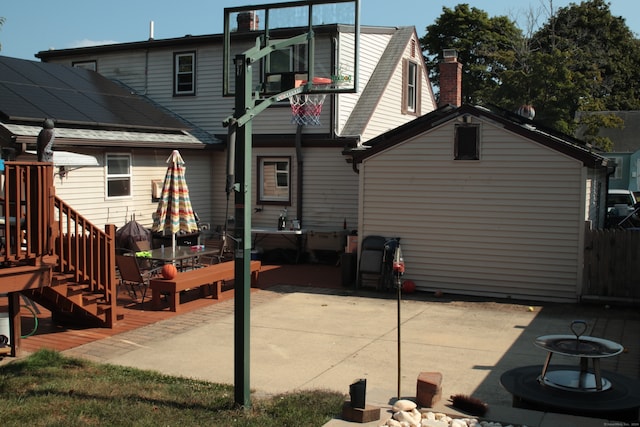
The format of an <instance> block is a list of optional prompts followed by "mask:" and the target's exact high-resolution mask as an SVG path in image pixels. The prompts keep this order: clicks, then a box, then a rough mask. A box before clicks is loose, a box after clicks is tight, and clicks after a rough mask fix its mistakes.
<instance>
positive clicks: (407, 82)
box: [401, 58, 422, 116]
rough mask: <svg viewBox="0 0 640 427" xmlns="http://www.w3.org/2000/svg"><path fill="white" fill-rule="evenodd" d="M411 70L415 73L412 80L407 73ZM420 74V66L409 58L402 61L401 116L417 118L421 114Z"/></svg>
mask: <svg viewBox="0 0 640 427" xmlns="http://www.w3.org/2000/svg"><path fill="white" fill-rule="evenodd" d="M411 69H413V70H414V71H415V72H414V73H413V79H410V78H409V77H410V76H411V73H410V72H409V71H410V70H411ZM421 73H422V71H421V68H420V64H418V63H417V62H415V61H412V60H410V59H409V58H405V59H404V60H403V61H402V107H401V111H402V114H410V115H414V116H419V115H420V114H421V113H420V110H421V108H420V103H421V102H422V101H421V93H420V91H421V90H422V89H421V84H422V81H421V78H422V77H421V75H422V74H421Z"/></svg>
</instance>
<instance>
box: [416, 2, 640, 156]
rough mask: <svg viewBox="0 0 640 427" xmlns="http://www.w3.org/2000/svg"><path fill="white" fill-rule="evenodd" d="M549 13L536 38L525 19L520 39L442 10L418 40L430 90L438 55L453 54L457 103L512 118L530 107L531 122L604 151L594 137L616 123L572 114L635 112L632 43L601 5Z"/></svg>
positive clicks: (639, 47) (477, 18) (458, 10)
mask: <svg viewBox="0 0 640 427" xmlns="http://www.w3.org/2000/svg"><path fill="white" fill-rule="evenodd" d="M552 5H553V3H552V1H549V8H548V9H547V12H548V19H547V20H546V21H545V23H544V24H543V25H542V26H541V27H540V28H539V29H538V30H537V31H534V27H535V26H537V25H536V22H535V21H537V18H536V17H535V16H534V14H533V13H531V12H530V13H529V15H528V17H527V18H528V24H529V28H527V29H526V30H525V31H526V33H525V32H523V31H522V30H520V29H518V28H516V27H515V24H514V23H513V21H511V20H509V19H508V18H506V17H497V18H490V17H489V16H488V15H487V14H486V13H485V12H483V11H481V10H478V9H475V8H469V6H468V5H467V4H460V5H458V6H456V7H455V8H454V9H453V10H452V9H448V8H443V14H442V15H441V16H440V17H439V18H438V19H437V20H436V22H435V24H433V25H431V26H429V27H427V34H426V35H425V36H424V37H423V38H422V39H421V42H422V45H423V49H424V50H425V52H426V54H427V56H428V58H427V64H428V66H429V67H430V70H431V74H432V75H431V77H432V79H433V81H434V83H435V84H437V82H438V62H439V61H440V57H439V53H440V52H441V51H442V49H445V48H454V49H456V50H458V55H459V60H460V61H461V62H462V64H463V73H464V74H463V88H462V92H463V102H467V103H476V104H483V103H484V104H496V105H499V106H501V107H503V108H506V109H510V110H513V111H515V110H517V109H518V107H520V106H521V105H523V104H530V105H533V106H534V108H535V111H536V121H538V122H540V123H542V124H545V125H547V126H550V127H553V128H555V129H557V130H559V131H562V132H565V133H568V134H573V133H574V132H575V130H576V129H577V127H578V126H582V129H584V130H585V134H584V135H585V138H586V139H588V140H589V142H591V143H593V144H594V145H597V146H598V147H600V148H603V149H608V148H610V147H611V142H610V141H608V140H606V139H605V138H601V137H598V136H597V129H599V128H600V127H621V126H622V124H621V123H620V119H619V118H617V116H615V115H613V114H608V115H603V114H598V115H593V114H577V113H579V112H587V111H591V112H593V111H606V110H609V111H616V110H629V109H640V41H638V40H636V39H635V38H634V36H633V33H632V32H631V31H630V30H629V28H628V27H627V26H626V24H625V22H624V19H623V18H621V17H614V16H613V15H612V14H611V11H610V9H609V5H608V4H607V3H606V2H605V1H603V0H584V1H582V2H581V3H580V4H575V3H571V4H570V5H569V6H567V7H564V8H560V9H558V10H557V11H554V10H553V8H552ZM576 116H579V117H580V119H579V120H576Z"/></svg>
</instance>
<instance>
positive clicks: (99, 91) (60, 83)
mask: <svg viewBox="0 0 640 427" xmlns="http://www.w3.org/2000/svg"><path fill="white" fill-rule="evenodd" d="M45 118H51V119H54V121H55V122H56V127H59V126H64V125H65V124H66V125H72V126H87V127H91V128H93V129H96V128H102V129H108V128H111V129H113V128H117V129H130V130H134V129H135V130H153V131H158V130H162V131H183V130H186V129H188V127H187V126H185V125H184V124H183V123H181V122H180V121H178V120H176V119H175V118H173V117H171V116H169V115H167V114H165V113H164V112H163V111H161V110H159V109H157V108H155V107H154V106H153V105H151V104H150V103H148V102H147V101H146V100H145V99H144V98H142V97H140V96H138V95H135V94H132V93H131V92H129V91H127V90H126V89H125V88H123V87H121V86H120V85H118V84H116V83H114V82H112V81H110V80H109V79H107V78H105V77H104V76H102V75H100V74H98V73H96V72H94V71H90V70H85V69H82V68H75V67H68V66H63V65H58V64H48V63H41V62H35V61H28V60H24V59H17V58H10V57H6V56H0V119H1V120H2V121H4V122H7V121H10V122H23V123H24V122H27V123H28V122H35V123H38V124H41V123H42V121H43V120H44V119H45Z"/></svg>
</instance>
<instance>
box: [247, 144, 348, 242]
mask: <svg viewBox="0 0 640 427" xmlns="http://www.w3.org/2000/svg"><path fill="white" fill-rule="evenodd" d="M253 154H254V161H253V182H252V188H253V191H252V194H251V198H252V200H253V205H252V206H253V208H256V207H258V208H261V209H262V211H261V212H257V213H254V214H253V217H252V220H253V221H252V224H253V226H255V227H275V226H276V223H277V220H278V216H279V214H280V211H281V210H282V206H273V205H264V206H259V205H257V204H256V199H257V198H256V191H257V188H258V187H257V183H256V160H255V158H256V157H257V156H270V157H274V156H290V157H291V184H292V187H291V199H292V200H291V201H292V205H291V206H288V207H287V211H288V214H289V218H291V219H293V218H295V215H296V211H297V200H296V194H297V191H298V187H297V185H298V184H297V179H296V176H297V172H298V164H297V160H296V155H295V150H294V149H286V148H269V149H266V148H258V149H254V150H253ZM303 158H304V163H303V168H304V182H303V187H304V189H303V198H304V201H303V210H302V226H303V227H304V228H305V229H309V230H318V231H324V230H337V229H342V226H343V222H344V220H345V219H346V220H347V223H348V224H351V227H353V228H355V225H356V219H357V204H358V175H357V174H356V173H355V172H354V171H353V169H352V168H351V165H350V164H347V162H346V161H345V159H344V157H343V156H342V154H340V151H339V150H336V149H328V148H304V149H303Z"/></svg>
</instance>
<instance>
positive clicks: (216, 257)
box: [195, 238, 226, 268]
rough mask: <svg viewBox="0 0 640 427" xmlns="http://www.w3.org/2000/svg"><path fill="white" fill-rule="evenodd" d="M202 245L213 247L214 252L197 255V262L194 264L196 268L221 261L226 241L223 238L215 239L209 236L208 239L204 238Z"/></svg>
mask: <svg viewBox="0 0 640 427" xmlns="http://www.w3.org/2000/svg"><path fill="white" fill-rule="evenodd" d="M204 246H205V247H206V248H215V249H216V252H214V253H212V254H207V255H201V256H199V257H198V260H197V263H196V265H195V267H196V268H198V267H205V266H207V265H211V264H219V263H221V262H222V261H223V259H224V254H225V246H226V242H225V239H224V238H222V239H216V238H210V239H205V240H204Z"/></svg>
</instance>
